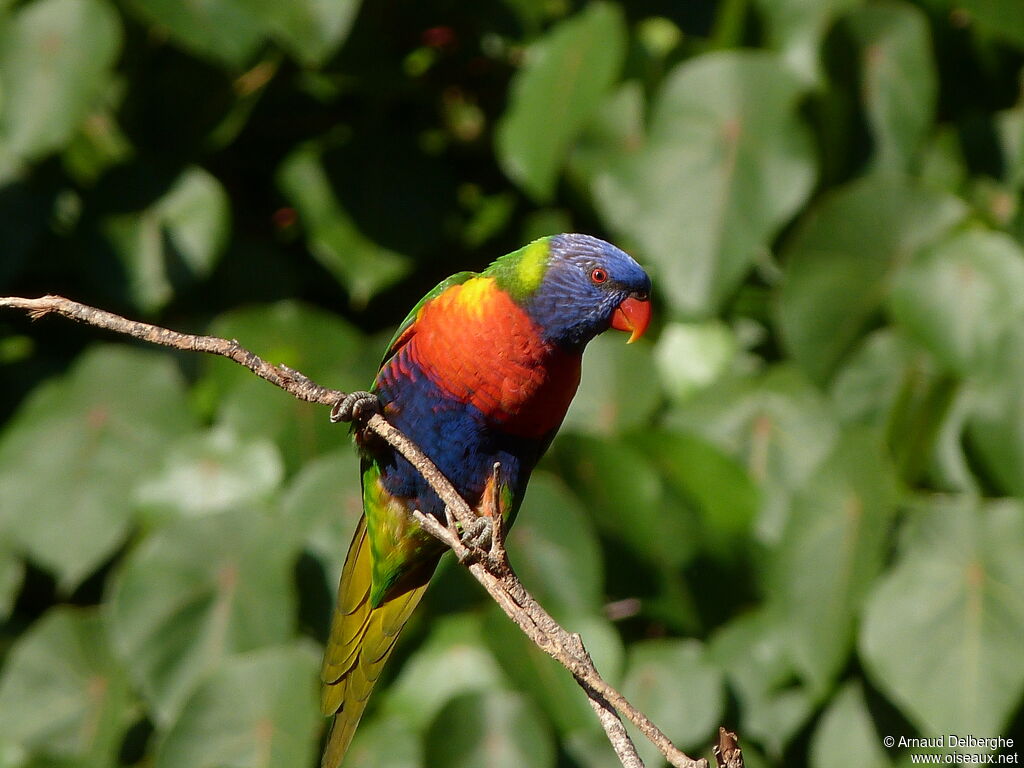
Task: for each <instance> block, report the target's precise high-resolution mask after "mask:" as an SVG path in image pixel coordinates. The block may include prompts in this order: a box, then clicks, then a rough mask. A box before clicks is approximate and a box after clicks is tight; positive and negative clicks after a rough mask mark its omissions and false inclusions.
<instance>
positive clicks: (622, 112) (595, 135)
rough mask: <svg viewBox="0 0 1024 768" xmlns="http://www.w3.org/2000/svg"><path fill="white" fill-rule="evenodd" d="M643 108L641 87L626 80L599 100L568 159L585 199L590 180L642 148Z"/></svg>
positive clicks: (634, 81) (575, 181) (643, 132)
mask: <svg viewBox="0 0 1024 768" xmlns="http://www.w3.org/2000/svg"><path fill="white" fill-rule="evenodd" d="M644 107H645V99H644V89H643V86H642V85H641V84H640V83H639V82H637V81H636V80H627V81H626V82H624V83H622V84H621V85H619V86H618V87H617V88H616V89H615V90H614V91H612V92H611V93H610V94H608V95H607V96H605V97H604V98H603V99H602V100H601V102H600V104H598V106H597V109H596V110H595V111H594V114H593V115H592V116H591V117H590V119H589V120H588V121H587V124H586V125H585V126H584V127H583V129H582V130H581V131H580V135H579V137H578V138H577V139H576V142H575V144H574V145H573V148H572V153H571V155H570V156H569V171H570V173H571V174H572V177H573V182H574V183H575V184H576V186H578V187H579V188H580V189H581V191H582V192H583V193H584V194H586V195H587V196H588V197H589V196H590V194H591V192H592V190H591V189H590V182H591V181H592V180H593V179H595V178H597V176H598V175H600V174H601V173H604V172H606V171H608V170H609V169H611V168H614V167H615V164H616V163H619V162H621V161H622V158H624V157H628V156H629V155H631V154H633V153H635V152H637V151H639V150H640V149H641V148H642V147H643V144H644V134H645V129H644ZM555 231H564V230H555Z"/></svg>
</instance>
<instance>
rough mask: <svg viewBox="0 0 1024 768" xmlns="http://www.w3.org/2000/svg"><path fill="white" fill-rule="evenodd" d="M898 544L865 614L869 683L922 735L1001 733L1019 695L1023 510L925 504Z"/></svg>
mask: <svg viewBox="0 0 1024 768" xmlns="http://www.w3.org/2000/svg"><path fill="white" fill-rule="evenodd" d="M905 542H906V544H905V547H904V551H903V552H902V554H901V556H900V559H899V561H898V562H897V564H896V567H895V568H894V569H893V570H891V571H890V572H889V573H888V574H887V575H886V577H885V578H884V580H883V581H882V582H881V583H880V584H879V585H878V588H877V589H876V590H875V591H874V594H873V595H872V596H871V599H870V600H869V602H868V605H867V609H866V612H865V616H864V623H863V626H862V630H861V634H860V650H861V658H862V659H863V660H864V662H865V664H866V666H867V670H868V673H869V674H870V677H871V679H872V681H873V682H874V684H875V685H876V686H877V687H878V688H879V689H881V690H882V691H884V692H885V693H886V695H888V696H889V697H890V698H891V699H892V700H893V701H894V702H895V703H896V704H897V705H898V706H899V707H900V709H901V710H902V711H903V712H904V713H905V714H906V715H907V716H908V717H909V718H910V719H911V720H912V721H913V722H914V723H915V724H916V725H917V726H918V728H920V730H921V732H922V733H927V734H944V733H959V734H963V733H971V734H980V733H993V734H998V733H1002V732H1003V729H1004V727H1005V726H1006V724H1007V721H1008V719H1009V717H1010V715H1011V714H1012V713H1013V711H1014V709H1015V707H1016V706H1017V704H1018V702H1019V701H1020V697H1021V694H1022V693H1024V657H1022V656H1021V654H1020V638H1021V637H1022V636H1024V559H1022V558H1021V556H1020V553H1021V552H1022V551H1024V506H1022V505H1021V504H1020V503H1016V502H1010V501H1002V502H992V503H988V504H984V505H981V504H979V503H978V502H976V501H974V500H971V499H970V498H959V499H948V500H937V501H932V502H930V503H928V505H927V506H926V507H925V506H922V508H920V509H917V510H915V515H914V517H913V526H912V528H911V530H910V531H909V532H908V535H907V536H906V537H905ZM950 692H955V695H951V694H950Z"/></svg>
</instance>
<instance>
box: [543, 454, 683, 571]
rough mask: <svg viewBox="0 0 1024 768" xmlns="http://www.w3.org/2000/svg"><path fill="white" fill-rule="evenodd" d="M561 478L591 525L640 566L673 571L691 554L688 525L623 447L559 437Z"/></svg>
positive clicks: (641, 461)
mask: <svg viewBox="0 0 1024 768" xmlns="http://www.w3.org/2000/svg"><path fill="white" fill-rule="evenodd" d="M557 449H558V450H557V455H558V459H559V462H560V464H561V467H562V472H563V476H564V477H565V479H566V480H567V481H568V482H569V484H570V486H571V487H573V488H575V489H576V491H577V493H578V495H579V497H580V498H581V499H582V500H583V502H584V504H585V505H586V507H587V508H588V510H589V512H590V514H592V515H593V516H594V519H595V520H596V521H597V524H598V525H599V526H600V527H601V528H602V529H603V530H604V531H605V533H606V534H607V535H609V536H612V537H615V538H616V539H618V540H619V541H620V542H621V543H622V544H623V545H625V546H627V547H629V548H630V549H632V550H633V552H634V553H636V555H637V556H638V557H640V558H641V559H642V560H644V561H649V562H656V563H659V564H661V565H666V566H671V567H676V566H681V565H684V564H685V563H686V562H687V561H688V560H689V559H690V558H691V557H692V556H693V553H694V549H695V538H696V537H695V535H694V521H693V519H692V517H691V516H690V515H689V514H687V512H686V510H683V509H679V508H678V507H677V506H675V505H673V504H671V503H668V501H667V500H666V499H665V495H664V485H663V483H662V480H661V478H660V477H659V476H658V474H657V472H655V470H654V468H653V467H652V466H651V465H650V462H648V461H647V459H646V457H645V456H644V455H643V454H642V453H640V451H638V450H637V449H636V448H633V447H632V446H630V445H628V444H626V443H624V442H621V441H619V442H611V441H608V440H599V439H597V438H592V437H584V436H582V435H563V436H562V437H561V438H559V440H558V443H557Z"/></svg>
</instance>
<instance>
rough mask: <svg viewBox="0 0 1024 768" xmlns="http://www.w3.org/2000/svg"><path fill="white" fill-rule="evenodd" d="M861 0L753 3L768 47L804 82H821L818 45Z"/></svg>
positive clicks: (819, 49)
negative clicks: (834, 23)
mask: <svg viewBox="0 0 1024 768" xmlns="http://www.w3.org/2000/svg"><path fill="white" fill-rule="evenodd" d="M862 2H863V0H757V3H756V5H757V6H758V10H759V11H760V12H761V17H762V18H763V20H764V24H765V27H766V33H767V42H768V46H769V47H771V48H772V49H774V50H776V51H778V52H779V53H780V54H781V55H782V58H783V60H784V61H785V62H786V64H787V65H788V66H789V68H790V69H791V70H792V71H793V72H794V73H795V74H797V75H799V76H800V78H801V79H802V80H804V81H806V82H808V83H814V84H817V83H819V82H820V81H821V79H822V72H821V42H822V38H824V37H825V35H826V34H827V33H828V31H829V27H830V26H831V24H832V22H833V21H834V20H835V19H836V18H837V17H838V16H840V15H841V14H842V13H844V12H845V11H847V10H849V9H851V8H855V7H856V6H858V5H860V4H861V3H862Z"/></svg>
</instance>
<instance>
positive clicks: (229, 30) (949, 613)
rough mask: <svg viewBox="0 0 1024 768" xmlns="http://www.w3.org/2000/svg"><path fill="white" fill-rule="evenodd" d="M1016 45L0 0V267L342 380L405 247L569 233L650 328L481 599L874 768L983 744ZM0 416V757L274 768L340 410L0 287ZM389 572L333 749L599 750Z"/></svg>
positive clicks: (333, 538)
mask: <svg viewBox="0 0 1024 768" xmlns="http://www.w3.org/2000/svg"><path fill="white" fill-rule="evenodd" d="M1022 76H1024V13H1022V12H1021V8H1020V3H1019V0H914V1H913V2H911V1H910V0H884V1H883V2H871V1H869V0H722V2H720V3H717V4H715V3H711V2H707V3H679V2H672V1H671V0H639V1H638V2H632V0H631V2H628V3H627V2H624V0H623V1H621V2H610V1H607V0H605V1H603V2H602V1H600V0H599V1H596V2H582V1H577V0H484V1H483V2H478V3H460V4H456V3H452V2H447V3H441V2H426V3H396V2H389V1H387V0H385V2H379V3H362V4H361V3H360V2H359V1H358V0H331V1H330V2H323V1H322V0H290V1H289V2H276V1H275V0H197V1H196V2H187V3H182V2H178V0H123V2H116V3H115V2H113V0H6V2H0V231H2V233H3V248H2V255H0V294H14V295H38V294H43V293H63V294H65V295H68V296H71V297H73V298H76V299H78V300H81V301H85V302H88V303H91V304H94V305H100V306H103V307H105V308H109V309H111V310H114V311H118V312H122V313H125V314H128V315H130V316H134V317H140V318H145V319H149V320H152V321H155V322H159V323H161V324H164V325H167V326H170V327H174V328H178V329H182V330H188V331H193V332H200V333H211V334H217V335H223V336H227V337H233V338H237V339H239V340H240V341H241V342H242V343H243V344H245V345H246V346H248V347H250V348H251V349H254V350H255V351H257V352H258V353H260V354H261V355H264V356H265V357H267V358H269V359H271V360H273V361H275V362H282V363H285V364H288V365H290V366H293V367H295V368H298V369H299V370H302V371H304V372H305V373H307V374H309V375H310V376H312V377H314V378H315V379H316V380H318V381H321V382H323V383H325V384H328V385H331V386H334V387H338V388H341V389H352V388H356V387H362V386H365V385H366V384H367V383H368V382H369V381H370V380H371V379H372V376H373V373H374V369H375V360H376V359H377V358H378V356H379V354H380V352H381V350H382V348H383V346H384V344H385V342H386V339H387V337H388V335H389V334H390V332H391V331H392V329H393V327H394V326H395V324H396V323H397V322H398V321H399V320H400V319H401V318H402V317H403V316H404V314H405V312H406V310H407V309H408V307H409V306H411V305H412V304H413V303H414V302H415V301H416V299H418V298H419V296H420V295H422V294H423V293H425V292H426V291H427V290H428V289H429V288H430V287H432V286H433V285H434V284H435V283H436V282H437V281H438V280H439V279H440V278H442V277H444V276H446V275H447V274H450V273H452V272H455V271H458V270H462V269H479V268H481V267H483V266H484V265H485V264H486V263H487V262H488V261H489V260H490V259H492V258H494V257H495V256H497V255H499V254H501V253H504V252H506V251H508V250H511V249H513V248H515V247H517V246H518V245H520V244H522V243H523V242H525V241H527V240H529V239H531V238H534V237H536V236H539V235H543V234H550V233H553V232H558V231H567V230H570V231H571V230H575V231H586V232H592V233H595V234H598V235H602V236H604V237H607V238H610V239H613V240H615V241H616V242H617V243H618V244H620V245H622V246H623V247H624V248H626V249H627V250H630V251H631V252H632V253H634V254H635V255H636V257H637V258H638V259H639V260H640V261H641V262H643V263H644V264H645V265H647V266H648V267H649V269H650V271H651V273H652V275H653V278H654V285H655V300H656V302H657V318H658V319H657V322H656V325H655V327H654V328H652V332H651V333H650V334H649V339H648V340H645V341H644V342H642V343H640V344H636V345H633V346H632V347H626V346H625V345H623V344H622V338H621V337H620V336H619V335H614V337H611V336H609V337H607V338H600V339H598V340H597V341H596V342H595V343H594V344H593V345H592V347H591V348H590V350H589V351H588V354H587V360H586V364H585V371H584V381H583V385H582V387H581V390H580V393H579V396H578V397H577V400H576V402H575V403H574V405H573V408H572V410H571V412H570V414H569V416H568V418H567V420H566V424H565V427H564V429H563V431H562V434H561V435H560V437H559V438H558V439H557V440H556V441H555V443H554V445H553V446H552V450H551V454H550V456H549V457H548V458H547V459H546V460H545V463H544V464H543V466H542V468H541V469H540V470H539V471H538V473H537V475H536V477H535V478H534V481H533V483H532V486H531V490H530V493H529V495H528V497H527V501H526V505H525V508H524V510H523V512H522V515H521V518H520V522H519V523H518V524H517V527H516V528H515V529H514V530H513V531H512V533H511V537H510V548H511V553H512V557H513V560H514V562H515V563H517V564H518V566H519V569H520V571H521V573H522V576H523V578H524V580H525V582H526V584H527V586H528V587H530V588H531V589H532V590H534V591H535V592H536V594H537V595H538V596H539V597H540V598H541V599H542V601H543V602H544V603H545V604H546V605H547V606H548V607H549V608H550V609H551V610H552V611H553V613H554V614H555V615H556V616H557V617H558V618H559V619H560V620H562V621H564V622H565V623H566V624H567V625H568V626H569V627H570V628H572V629H574V630H578V631H580V632H582V633H583V634H584V636H585V638H586V640H587V642H588V645H589V647H590V650H591V651H592V653H593V655H594V657H595V659H596V660H597V662H598V665H599V666H600V668H601V669H602V670H603V671H604V673H605V674H606V675H607V677H608V678H609V680H610V681H611V682H613V683H614V684H616V685H619V686H621V688H622V690H624V691H625V692H626V693H627V694H628V695H630V696H632V697H633V698H634V699H635V701H636V703H637V704H639V705H640V706H641V707H643V708H645V709H646V710H647V711H648V712H649V714H650V715H651V716H652V717H654V719H655V720H656V721H658V722H659V723H660V724H661V725H662V727H663V728H664V729H665V730H666V731H667V733H668V734H669V735H670V736H671V737H672V738H674V739H676V740H677V741H678V742H679V743H680V745H681V746H682V747H684V748H686V749H689V750H695V751H701V750H705V749H706V748H707V745H708V744H709V743H710V741H711V739H712V736H713V733H714V729H715V728H716V726H717V725H718V724H719V723H724V724H726V725H728V726H730V727H732V728H735V729H736V730H738V731H739V733H740V735H741V740H742V743H743V745H744V747H745V752H746V755H747V765H749V766H751V767H752V768H759V767H763V766H781V765H787V766H797V765H809V766H811V767H812V768H825V767H826V766H834V765H850V766H865V767H866V766H872V767H873V768H883V767H884V766H898V765H906V764H908V756H907V755H906V754H901V753H900V751H899V750H887V749H885V748H883V747H882V745H881V737H882V736H883V735H889V734H892V735H897V736H899V735H907V736H913V735H920V736H925V737H934V736H937V735H940V734H945V733H951V732H955V733H961V734H963V733H971V734H974V735H976V736H996V735H1009V734H1012V733H1014V732H1016V733H1018V734H1019V733H1020V732H1021V731H1022V730H1024V728H1022V726H1024V715H1022V712H1021V700H1022V694H1024V653H1022V651H1021V648H1022V645H1021V640H1022V638H1024V498H1022V497H1024V362H1022V361H1024V207H1022V206H1021V190H1022V187H1024V99H1022V88H1021V84H1022ZM0 419H3V422H4V423H3V426H2V431H0V622H2V623H0V766H2V768H43V767H44V766H49V767H51V768H52V767H54V766H88V767H90V768H108V767H112V766H156V768H175V767H176V766H196V767H199V768H201V767H202V766H209V767H210V768H216V767H218V766H229V765H230V766H236V767H237V768H245V767H246V766H267V765H275V766H283V765H289V766H299V765H309V766H312V765H314V764H315V761H316V754H317V750H318V742H317V740H318V738H319V736H320V734H321V733H322V724H323V723H322V720H321V719H320V717H319V715H318V714H317V709H316V681H315V677H316V667H317V657H318V647H317V646H318V644H319V643H321V642H322V640H323V638H324V636H325V633H326V629H327V622H328V617H329V611H330V608H331V605H332V602H333V594H334V589H335V585H336V584H337V580H338V574H339V570H340V567H341V563H342V560H343V558H344V554H345V550H346V547H347V545H348V541H349V537H350V535H351V531H352V529H353V526H354V525H355V521H356V519H357V518H358V515H359V513H360V502H359V490H358V479H357V474H356V461H355V457H354V455H353V451H352V448H351V447H350V445H349V439H348V436H347V432H346V430H345V429H344V428H339V427H336V426H331V425H330V424H329V423H328V421H327V419H326V414H325V413H324V412H323V409H320V408H315V407H312V406H309V405H306V404H302V403H298V402H296V401H294V400H292V399H290V398H289V397H288V396H286V395H284V394H282V393H280V392H279V391H276V390H275V389H274V388H272V387H270V386H269V385H267V384H266V383H264V382H262V381H259V380H257V379H255V378H254V377H252V376H250V375H249V374H248V373H247V372H246V371H244V370H242V369H240V368H239V367H238V366H234V365H232V364H231V363H229V362H227V361H224V360H219V359H198V357H197V356H194V355H193V356H189V355H185V354H176V353H170V352H167V351H161V350H153V349H143V348H142V347H141V345H135V344H131V343H129V342H127V341H125V340H123V339H111V338H109V336H108V335H106V334H102V333H100V332H98V331H96V330H94V329H88V328H81V327H75V326H72V325H71V324H70V323H68V322H64V321H61V320H55V319H48V320H45V321H43V322H41V323H39V324H36V325H30V324H29V322H28V321H27V320H26V319H25V318H23V317H19V316H17V315H16V314H15V313H7V314H5V315H4V316H3V317H0ZM1014 497H1016V498H1014ZM436 582H437V583H436V584H434V586H433V587H432V588H431V589H430V591H429V592H428V595H427V598H426V601H425V604H424V606H423V608H422V609H421V611H420V612H418V613H417V615H416V617H415V618H414V619H413V621H412V622H411V624H410V625H409V628H408V629H407V630H406V635H407V636H406V638H405V639H404V640H403V642H402V643H401V644H400V646H399V649H398V651H397V652H396V656H395V658H394V659H393V661H392V662H391V664H390V665H389V667H388V669H387V671H386V673H385V680H384V682H383V684H382V685H381V686H380V687H379V689H378V693H377V695H376V696H375V698H374V700H373V701H372V702H371V705H370V709H369V711H368V714H367V717H366V718H365V720H364V722H363V724H362V726H361V728H360V731H359V733H358V734H357V737H356V741H355V744H354V745H353V749H352V755H351V764H352V765H361V766H374V767H376V768H418V767H420V766H430V765H457V766H462V765H465V766H476V765H485V764H486V765H489V766H504V765H509V766H521V765H530V766H536V767H538V768H545V767H546V766H611V765H614V764H615V759H614V756H613V755H612V754H611V752H610V750H609V749H608V746H607V744H606V743H605V742H604V739H603V735H602V734H601V732H600V729H599V728H598V726H597V723H596V720H595V719H594V718H593V715H592V713H591V712H590V710H589V707H588V706H587V704H586V702H585V700H584V699H583V698H582V696H581V695H580V693H579V692H578V690H576V687H575V685H574V684H573V682H572V681H571V679H570V678H569V677H568V675H567V674H565V673H564V672H563V671H562V670H561V669H560V668H558V667H557V665H555V664H553V663H552V662H551V661H550V660H549V659H547V658H546V657H544V656H542V655H541V654H540V653H539V652H538V651H536V649H534V648H532V647H531V646H530V645H529V643H528V642H527V641H526V640H525V639H524V638H523V637H522V636H521V635H520V634H519V633H518V632H517V631H516V630H515V628H514V627H513V626H512V625H511V624H509V623H508V622H507V621H506V620H505V619H504V617H503V616H502V615H501V614H500V611H498V609H497V608H496V607H495V606H494V605H493V604H491V603H490V601H489V600H488V599H487V598H486V597H485V595H484V594H483V593H482V591H481V590H480V589H478V588H477V586H476V585H475V583H473V582H472V581H471V580H470V579H468V578H467V576H466V575H465V574H464V573H463V572H462V571H461V569H459V568H458V567H454V566H453V565H452V564H451V563H449V564H448V565H447V566H444V567H442V569H441V571H440V572H439V573H438V576H437V578H436ZM641 749H642V751H643V754H644V756H645V757H647V758H649V759H650V760H651V763H652V764H656V763H657V760H656V759H655V758H654V757H653V752H652V750H651V749H650V748H649V746H647V745H641Z"/></svg>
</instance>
